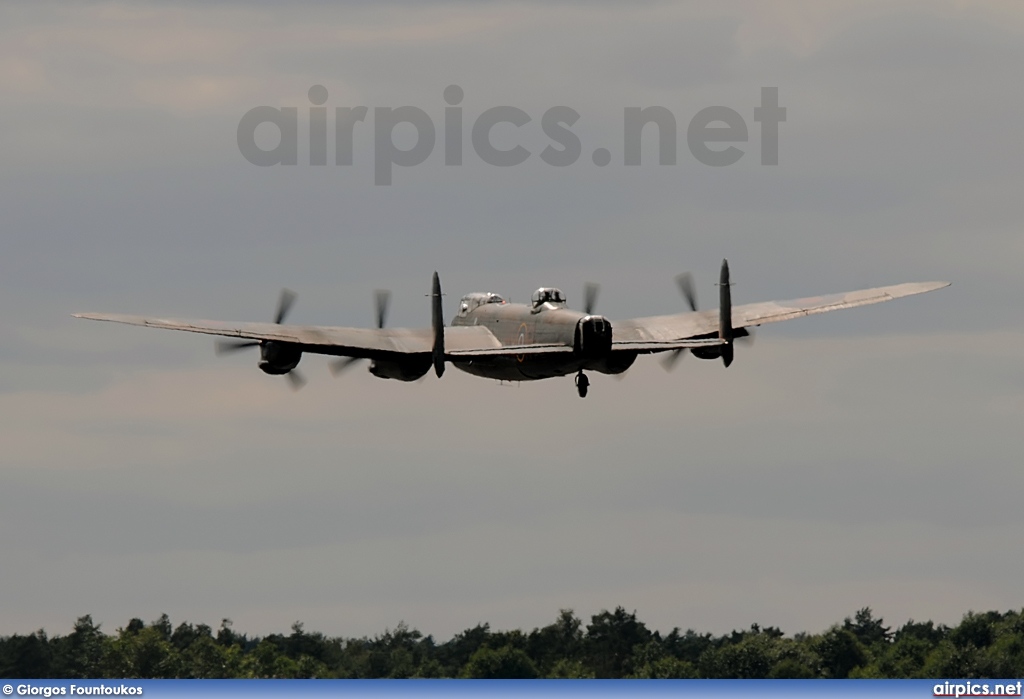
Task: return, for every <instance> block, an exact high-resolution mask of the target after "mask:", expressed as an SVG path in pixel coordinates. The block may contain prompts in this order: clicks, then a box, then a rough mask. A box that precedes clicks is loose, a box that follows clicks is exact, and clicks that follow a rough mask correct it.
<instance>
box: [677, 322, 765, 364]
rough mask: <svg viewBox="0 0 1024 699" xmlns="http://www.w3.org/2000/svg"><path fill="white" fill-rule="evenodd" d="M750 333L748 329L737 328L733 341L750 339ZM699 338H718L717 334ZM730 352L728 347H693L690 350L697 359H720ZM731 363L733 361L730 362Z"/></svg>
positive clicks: (734, 331)
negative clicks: (724, 353) (741, 338)
mask: <svg viewBox="0 0 1024 699" xmlns="http://www.w3.org/2000/svg"><path fill="white" fill-rule="evenodd" d="M749 336H750V332H749V331H748V330H747V329H746V328H736V329H735V330H733V331H732V337H733V339H736V338H738V337H749ZM698 337H706V338H714V337H718V335H717V334H709V335H699V336H698ZM726 351H728V350H727V349H726V345H713V346H711V347H693V348H691V349H690V354H692V355H693V356H694V357H696V358H697V359H719V358H720V357H721V356H722V353H723V352H726ZM730 361H731V360H730Z"/></svg>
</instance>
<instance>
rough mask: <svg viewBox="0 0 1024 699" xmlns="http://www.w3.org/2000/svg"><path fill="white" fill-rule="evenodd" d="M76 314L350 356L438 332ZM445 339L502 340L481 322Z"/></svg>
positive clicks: (419, 347)
mask: <svg viewBox="0 0 1024 699" xmlns="http://www.w3.org/2000/svg"><path fill="white" fill-rule="evenodd" d="M74 315H75V317H76V318H86V319H89V320H102V321H109V322H112V323H123V324H125V325H138V326H141V327H145V328H162V329H165V330H179V331H183V332H193V333H201V334H204V335H219V336H221V337H232V338H240V339H247V340H258V341H268V342H280V343H286V344H290V345H295V346H296V347H297V348H298V349H301V351H303V352H310V353H313V354H326V355H334V356H346V357H365V358H370V359H373V358H376V357H386V356H389V355H410V354H421V355H429V354H430V353H431V349H432V347H433V342H434V334H433V330H431V329H430V328H422V329H409V328H346V327H332V326H321V325H283V324H277V323H233V322H222V321H216V320H179V319H174V318H148V317H145V316H133V315H121V314H115V313H76V314H74ZM444 335H445V343H446V345H447V347H448V348H449V351H450V352H459V351H481V350H482V351H487V350H491V349H495V348H500V347H501V343H500V342H499V341H498V339H497V338H496V337H494V335H493V334H492V333H491V332H490V331H489V330H487V329H486V328H484V327H481V326H466V327H453V328H445V333H444Z"/></svg>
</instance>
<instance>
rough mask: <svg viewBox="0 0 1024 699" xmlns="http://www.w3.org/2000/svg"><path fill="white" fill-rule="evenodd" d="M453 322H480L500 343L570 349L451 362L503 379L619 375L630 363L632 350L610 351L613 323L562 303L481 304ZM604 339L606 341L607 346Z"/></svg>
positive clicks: (470, 323) (472, 371)
mask: <svg viewBox="0 0 1024 699" xmlns="http://www.w3.org/2000/svg"><path fill="white" fill-rule="evenodd" d="M452 325H453V326H459V325H482V326H484V327H485V328H487V329H488V330H489V331H490V332H491V333H492V334H493V335H494V336H495V337H496V338H497V339H498V341H499V342H501V344H502V345H506V346H510V345H511V346H515V345H530V344H552V345H563V346H566V347H571V348H573V351H572V352H571V353H570V352H562V353H557V354H554V353H552V354H529V353H524V354H520V355H515V356H497V357H487V358H475V359H473V360H471V361H458V360H453V361H452V363H453V364H454V365H455V366H456V368H458V369H461V370H462V371H465V372H467V373H469V374H473V375H475V376H483V377H486V378H491V379H498V380H502V381H534V380H538V379H548V378H552V377H555V376H566V375H568V374H575V373H577V372H579V371H581V370H584V369H585V370H593V371H598V372H601V373H605V374H619V373H622V372H623V371H625V370H626V369H628V368H629V367H630V365H632V363H633V361H634V360H635V359H636V356H637V355H636V353H635V352H625V351H612V350H611V332H612V329H611V323H610V322H609V321H608V320H607V319H605V318H604V317H602V316H597V315H589V314H586V313H582V312H580V311H574V310H572V309H569V308H566V307H565V306H564V304H557V303H542V304H539V305H534V306H530V305H526V304H521V303H505V302H501V303H485V304H482V305H479V306H477V307H475V308H472V309H469V310H468V311H465V312H462V311H460V313H459V315H458V316H456V317H455V318H454V320H453V321H452ZM605 343H607V344H605Z"/></svg>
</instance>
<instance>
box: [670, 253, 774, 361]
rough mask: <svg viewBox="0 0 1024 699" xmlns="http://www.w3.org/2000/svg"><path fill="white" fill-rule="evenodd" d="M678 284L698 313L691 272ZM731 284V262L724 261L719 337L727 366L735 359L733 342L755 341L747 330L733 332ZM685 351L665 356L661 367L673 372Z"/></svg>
mask: <svg viewBox="0 0 1024 699" xmlns="http://www.w3.org/2000/svg"><path fill="white" fill-rule="evenodd" d="M676 284H677V285H678V286H679V291H680V293H682V295H683V298H684V299H686V303H687V305H688V306H689V307H690V310H691V311H693V312H694V313H696V312H697V311H698V307H697V291H696V289H694V285H693V275H691V274H690V273H689V272H683V273H682V274H680V275H678V276H677V277H676ZM731 286H732V285H731V283H730V282H729V261H728V260H722V271H721V273H720V275H719V278H718V287H719V321H718V322H719V331H718V336H719V337H720V338H721V339H723V340H725V341H726V344H725V345H722V348H721V357H722V363H723V364H725V366H729V365H730V364H732V359H733V341H735V340H739V341H743V342H746V343H747V344H752V343H753V341H754V336H753V334H752V333H751V332H750V331H749V330H747V329H746V328H740V329H739V330H733V327H732V293H731V292H732V290H731V288H730V287H731ZM685 351H686V350H685V349H676V350H672V351H671V352H669V353H668V354H667V355H665V358H664V359H662V360H661V366H662V367H663V368H664V369H665V371H672V369H674V368H675V366H676V362H678V361H679V359H680V358H681V357H682V356H683V353H684V352H685Z"/></svg>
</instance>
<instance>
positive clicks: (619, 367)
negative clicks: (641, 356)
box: [587, 350, 636, 374]
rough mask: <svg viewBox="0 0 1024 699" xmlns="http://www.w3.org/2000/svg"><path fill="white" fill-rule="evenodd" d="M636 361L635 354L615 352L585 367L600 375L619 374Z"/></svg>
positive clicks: (621, 351) (623, 351)
mask: <svg viewBox="0 0 1024 699" xmlns="http://www.w3.org/2000/svg"><path fill="white" fill-rule="evenodd" d="M635 361H636V352H629V351H625V350H616V351H614V352H611V353H609V354H608V356H606V357H602V358H601V359H599V360H597V361H596V362H591V363H590V364H588V365H587V368H588V369H592V370H594V371H599V372H601V373H602V374H621V373H622V372H624V371H625V370H626V369H628V368H629V367H631V366H633V362H635Z"/></svg>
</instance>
